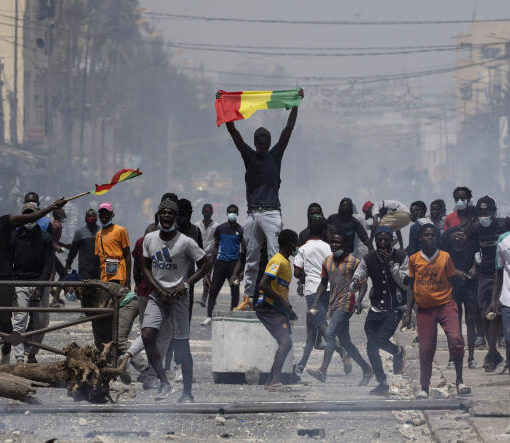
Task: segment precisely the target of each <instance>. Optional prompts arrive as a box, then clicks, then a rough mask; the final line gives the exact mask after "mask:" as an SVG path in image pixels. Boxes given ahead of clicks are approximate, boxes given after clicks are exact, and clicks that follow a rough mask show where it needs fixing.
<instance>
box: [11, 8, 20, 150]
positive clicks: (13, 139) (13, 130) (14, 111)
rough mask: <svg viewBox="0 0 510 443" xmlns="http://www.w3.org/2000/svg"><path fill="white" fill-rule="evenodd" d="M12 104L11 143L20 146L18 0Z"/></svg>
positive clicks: (15, 19)
mask: <svg viewBox="0 0 510 443" xmlns="http://www.w3.org/2000/svg"><path fill="white" fill-rule="evenodd" d="M9 103H10V105H11V109H10V110H11V121H10V133H11V134H10V135H11V145H13V146H18V0H14V91H13V93H12V97H11V99H10V100H9Z"/></svg>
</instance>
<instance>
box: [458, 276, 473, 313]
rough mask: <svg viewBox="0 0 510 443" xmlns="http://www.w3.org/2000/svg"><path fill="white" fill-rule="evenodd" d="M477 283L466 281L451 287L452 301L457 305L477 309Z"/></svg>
mask: <svg viewBox="0 0 510 443" xmlns="http://www.w3.org/2000/svg"><path fill="white" fill-rule="evenodd" d="M477 286H478V285H477V281H476V280H475V281H466V282H464V283H463V284H461V285H458V286H454V287H453V299H454V300H455V301H456V302H457V303H458V304H459V303H464V304H466V305H470V306H476V309H478V294H477Z"/></svg>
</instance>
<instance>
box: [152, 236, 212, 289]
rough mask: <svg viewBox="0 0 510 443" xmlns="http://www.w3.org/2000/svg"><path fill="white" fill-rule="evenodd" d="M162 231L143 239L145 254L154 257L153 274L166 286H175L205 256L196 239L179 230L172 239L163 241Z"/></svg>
mask: <svg viewBox="0 0 510 443" xmlns="http://www.w3.org/2000/svg"><path fill="white" fill-rule="evenodd" d="M159 232H160V231H154V232H151V233H149V234H147V235H146V236H145V239H144V240H143V256H144V257H146V258H150V259H152V275H153V276H154V278H155V279H156V280H157V281H158V282H159V284H160V285H161V286H163V287H164V288H173V287H174V286H177V285H178V284H179V283H181V282H182V281H183V279H184V278H185V277H186V276H187V272H188V269H189V267H190V266H191V265H194V264H195V263H196V262H197V261H199V260H200V259H201V258H203V257H204V256H205V252H204V251H203V250H202V249H200V247H199V246H198V244H197V242H195V240H193V239H191V238H189V237H187V236H186V235H184V234H181V233H180V232H177V234H176V235H175V237H174V238H172V240H170V241H163V240H161V238H160V236H159Z"/></svg>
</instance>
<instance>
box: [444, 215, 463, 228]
mask: <svg viewBox="0 0 510 443" xmlns="http://www.w3.org/2000/svg"><path fill="white" fill-rule="evenodd" d="M461 221H462V220H461V219H460V217H459V214H457V211H453V212H452V213H451V214H448V215H447V216H446V218H445V220H444V230H445V231H447V230H448V229H450V228H454V227H455V226H458V225H460V223H461Z"/></svg>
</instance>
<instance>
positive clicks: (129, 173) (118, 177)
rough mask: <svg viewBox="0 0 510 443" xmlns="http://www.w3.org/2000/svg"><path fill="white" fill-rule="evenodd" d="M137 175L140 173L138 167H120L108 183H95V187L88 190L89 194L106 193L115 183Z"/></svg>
mask: <svg viewBox="0 0 510 443" xmlns="http://www.w3.org/2000/svg"><path fill="white" fill-rule="evenodd" d="M139 175H142V173H141V172H140V170H139V169H121V170H120V171H118V172H116V173H115V175H114V176H113V177H112V180H111V181H110V183H107V184H104V185H96V189H94V190H92V191H90V194H94V195H103V194H106V193H107V192H108V191H109V190H110V189H112V188H113V187H114V186H115V185H116V184H117V183H120V182H125V181H126V180H129V179H131V178H135V177H138V176H139Z"/></svg>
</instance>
